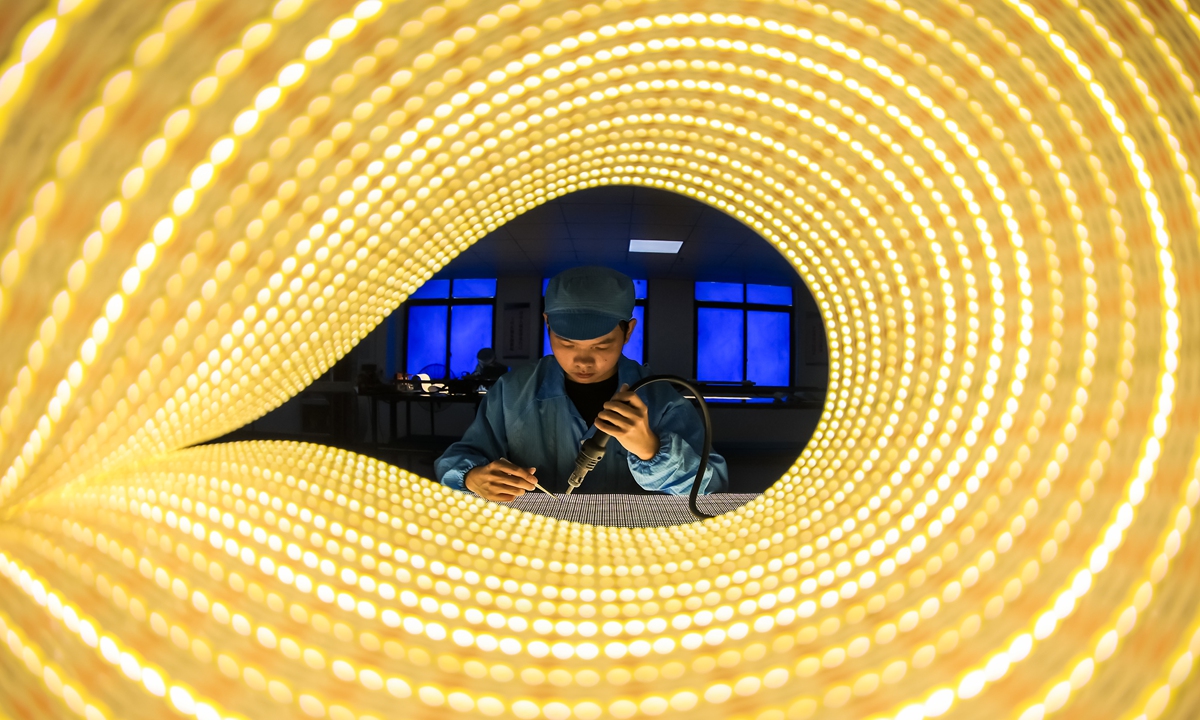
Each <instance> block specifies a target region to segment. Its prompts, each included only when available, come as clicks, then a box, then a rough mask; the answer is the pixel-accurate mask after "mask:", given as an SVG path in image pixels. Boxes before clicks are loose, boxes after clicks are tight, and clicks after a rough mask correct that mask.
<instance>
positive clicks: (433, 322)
mask: <svg viewBox="0 0 1200 720" xmlns="http://www.w3.org/2000/svg"><path fill="white" fill-rule="evenodd" d="M446 312H447V308H446V306H445V305H413V306H411V307H409V308H408V352H407V353H406V357H405V365H404V366H405V368H406V372H409V373H418V372H420V371H421V369H422V368H425V367H426V366H429V365H445V364H446Z"/></svg>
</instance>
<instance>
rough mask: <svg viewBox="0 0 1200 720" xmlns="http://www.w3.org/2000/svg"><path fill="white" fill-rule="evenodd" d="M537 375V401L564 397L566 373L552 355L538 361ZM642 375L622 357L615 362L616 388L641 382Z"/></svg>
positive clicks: (629, 361) (565, 393)
mask: <svg viewBox="0 0 1200 720" xmlns="http://www.w3.org/2000/svg"><path fill="white" fill-rule="evenodd" d="M537 374H538V376H539V379H538V388H537V399H538V400H549V399H551V398H558V397H566V395H567V385H566V373H564V372H563V370H562V366H561V365H559V364H558V360H556V359H555V358H554V356H553V355H547V356H546V357H544V358H542V359H541V360H539V361H538V369H537ZM643 375H645V371H644V370H643V369H642V366H641V365H638V364H637V363H636V362H634V361H633V360H630V359H629V358H627V357H625V356H624V355H622V356H621V358H620V359H619V360H618V361H617V380H618V382H617V386H618V387H620V386H621V385H633V384H634V383H635V382H637V381H638V380H641V379H642V376H643Z"/></svg>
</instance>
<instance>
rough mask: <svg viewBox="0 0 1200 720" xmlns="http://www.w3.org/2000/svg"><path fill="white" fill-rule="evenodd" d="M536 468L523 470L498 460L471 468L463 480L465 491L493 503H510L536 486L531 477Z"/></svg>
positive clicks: (535, 481) (501, 459) (534, 479)
mask: <svg viewBox="0 0 1200 720" xmlns="http://www.w3.org/2000/svg"><path fill="white" fill-rule="evenodd" d="M536 469H537V468H523V467H519V466H517V465H516V464H514V463H511V462H509V461H508V460H505V459H504V458H500V459H499V460H496V461H493V462H490V463H488V464H487V465H480V466H478V467H473V468H471V469H470V471H468V472H467V474H466V476H465V477H464V478H463V482H464V483H465V484H466V486H467V489H468V490H470V491H471V492H473V493H475V494H476V495H478V496H479V497H481V498H484V499H486V500H492V501H495V502H512V501H513V500H516V499H517V498H519V497H521V496H522V495H524V494H525V493H526V492H527V491H529V490H533V489H534V488H535V487H536V486H537V478H535V477H534V476H533V473H534V471H535V470H536Z"/></svg>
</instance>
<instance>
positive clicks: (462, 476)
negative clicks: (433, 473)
mask: <svg viewBox="0 0 1200 720" xmlns="http://www.w3.org/2000/svg"><path fill="white" fill-rule="evenodd" d="M475 467H476V466H475V465H474V464H472V463H469V462H468V463H466V464H464V465H462V466H460V467H456V468H453V469H451V470H447V471H446V474H445V475H443V476H442V484H443V485H445V486H446V487H448V488H451V489H453V490H461V491H462V492H471V491H470V490H468V489H467V480H466V478H467V473H469V472H471V470H473V469H475Z"/></svg>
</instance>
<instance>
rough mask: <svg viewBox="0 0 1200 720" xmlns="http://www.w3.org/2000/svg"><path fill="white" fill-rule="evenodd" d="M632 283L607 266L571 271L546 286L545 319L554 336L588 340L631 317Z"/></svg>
mask: <svg viewBox="0 0 1200 720" xmlns="http://www.w3.org/2000/svg"><path fill="white" fill-rule="evenodd" d="M633 304H634V293H633V281H632V280H630V279H629V277H628V276H626V275H625V274H623V273H619V272H617V271H616V270H612V269H610V268H606V267H599V266H586V267H577V268H571V269H570V270H566V271H564V272H561V273H559V274H558V275H555V276H554V277H553V278H551V279H550V284H549V285H548V286H547V287H546V316H547V318H549V321H550V329H551V330H552V331H553V332H554V334H555V335H558V336H559V337H561V338H564V339H567V340H591V339H593V338H598V337H602V336H604V335H607V334H608V333H610V332H612V330H613V328H615V327H616V326H617V323H619V322H621V321H622V320H630V319H632V318H633Z"/></svg>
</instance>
